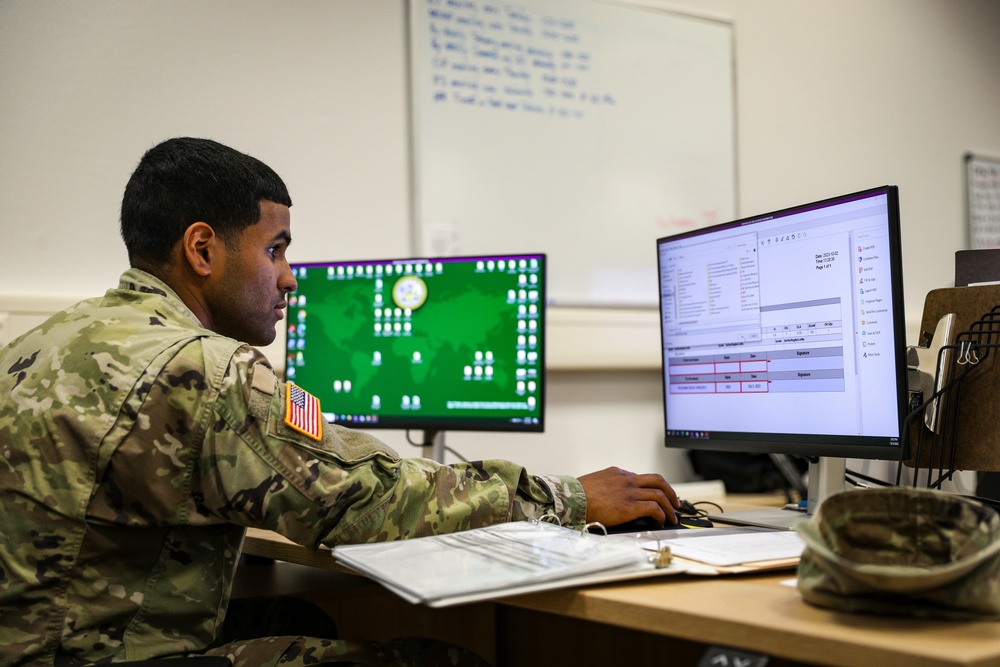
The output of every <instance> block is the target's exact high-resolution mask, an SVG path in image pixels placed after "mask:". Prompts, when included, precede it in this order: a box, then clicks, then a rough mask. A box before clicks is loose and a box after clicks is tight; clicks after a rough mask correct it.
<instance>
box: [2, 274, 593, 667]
mask: <svg viewBox="0 0 1000 667" xmlns="http://www.w3.org/2000/svg"><path fill="white" fill-rule="evenodd" d="M285 393H286V391H285V387H284V386H282V383H279V382H278V381H277V380H276V378H275V375H274V372H273V371H272V369H271V367H270V365H269V364H268V362H267V360H266V359H265V358H264V356H263V355H262V354H261V353H260V352H259V351H257V350H256V349H254V348H252V347H249V346H247V345H245V344H242V343H240V342H238V341H235V340H232V339H229V338H225V337H222V336H219V335H217V334H215V333H213V332H211V331H208V330H206V329H205V328H203V327H202V326H201V324H200V323H199V322H198V320H197V318H196V317H195V316H194V314H193V313H192V312H191V311H190V310H189V309H188V308H187V307H186V306H185V305H184V303H183V302H182V301H181V300H180V299H179V298H178V297H177V295H176V294H174V293H173V292H172V291H171V290H170V288H168V287H167V286H166V285H165V284H164V283H162V282H161V281H159V280H157V279H156V278H154V277H153V276H151V275H149V274H147V273H144V272H142V271H139V270H136V269H131V270H129V271H127V272H126V273H125V274H124V275H123V276H122V278H121V283H120V284H119V286H118V289H113V290H109V291H108V292H107V294H106V295H105V296H104V297H103V298H97V299H91V300H88V301H83V302H81V303H79V304H77V305H76V306H74V307H72V308H70V309H68V310H66V311H64V312H62V313H59V314H57V315H55V316H54V317H52V318H51V319H49V320H48V321H47V322H45V323H44V324H42V325H41V326H39V327H38V328H36V329H35V330H34V331H32V332H30V333H28V334H26V335H25V336H22V337H21V338H19V339H18V340H16V341H14V342H13V343H12V344H11V345H10V346H8V347H7V348H4V349H3V350H0V531H2V532H0V664H4V665H18V664H33V665H34V664H37V665H52V664H55V665H77V664H83V663H86V662H90V661H96V660H100V659H102V658H105V659H107V658H110V657H112V656H113V657H114V658H116V659H125V658H130V659H141V658H147V657H156V656H162V655H171V654H178V653H182V652H187V651H200V650H203V649H204V648H205V647H207V646H209V645H210V644H211V643H212V641H213V639H214V636H215V631H216V626H217V625H218V624H219V623H220V621H221V620H222V618H223V617H224V615H225V611H226V606H227V604H228V601H229V594H230V590H231V586H232V580H233V573H234V570H235V569H236V565H237V562H238V559H239V554H240V549H241V546H242V540H243V536H244V533H245V527H249V526H255V527H260V528H267V529H271V530H275V531H277V532H279V533H281V534H282V535H285V536H287V537H288V538H290V539H292V540H294V541H295V542H298V543H300V544H304V545H310V546H315V545H319V544H321V543H323V544H327V545H336V544H341V543H348V542H366V541H377V540H396V539H401V538H406V537H414V536H419V535H428V534H432V533H440V532H448V531H456V530H462V529H467V528H473V527H476V526H483V525H487V524H492V523H497V522H502V521H510V520H517V519H524V518H531V517H534V516H537V515H539V514H541V513H543V512H545V511H555V512H556V513H557V514H559V515H561V517H562V519H563V521H564V522H568V523H573V524H579V523H581V522H582V521H583V518H584V516H585V514H586V501H585V499H584V495H583V493H582V488H581V487H580V484H579V482H578V481H577V480H575V479H573V478H570V477H555V476H531V475H529V474H528V473H527V472H525V470H524V469H523V468H521V467H519V466H516V465H514V464H511V463H508V462H505V461H484V462H474V463H469V464H457V465H454V466H441V465H438V464H436V463H434V462H431V461H428V460H424V459H403V458H400V457H399V456H398V455H397V454H396V453H395V452H393V451H392V450H391V449H389V448H388V447H386V446H385V445H383V444H382V443H380V442H379V441H378V440H376V439H374V438H372V437H370V436H368V435H366V434H363V433H360V432H356V431H351V430H348V429H345V428H341V427H339V426H331V425H329V424H327V425H325V426H324V427H323V434H322V438H321V440H319V441H316V440H314V439H311V438H310V437H308V436H307V435H303V434H301V433H299V432H297V431H295V430H293V429H291V428H289V427H288V426H286V424H285V421H284V415H285V410H286V405H285Z"/></svg>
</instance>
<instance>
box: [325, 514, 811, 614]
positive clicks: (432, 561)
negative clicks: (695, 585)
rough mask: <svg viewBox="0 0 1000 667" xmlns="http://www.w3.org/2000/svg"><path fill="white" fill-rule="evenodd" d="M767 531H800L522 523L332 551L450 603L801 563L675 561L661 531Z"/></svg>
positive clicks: (396, 587)
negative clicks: (618, 531)
mask: <svg viewBox="0 0 1000 667" xmlns="http://www.w3.org/2000/svg"><path fill="white" fill-rule="evenodd" d="M764 532H770V533H773V534H774V535H775V539H778V540H782V541H785V540H787V539H788V536H789V535H791V536H793V537H794V536H795V534H794V533H790V532H789V531H764V529H759V528H758V529H753V528H746V527H740V528H727V529H713V528H704V529H694V530H682V531H656V532H653V533H643V534H636V535H633V536H629V535H613V536H606V535H600V534H591V533H588V532H587V530H586V528H584V529H583V530H579V529H573V528H565V527H562V526H559V525H556V524H552V523H547V522H544V521H519V522H512V523H502V524H497V525H494V526H486V527H483V528H476V529H473V530H467V531H463V532H459V533H450V534H446V535H433V536H429V537H418V538H414V539H409V540H400V541H397V542H380V543H373V544H352V545H344V546H338V547H335V548H334V549H333V550H332V555H333V557H334V558H335V559H336V560H337V561H338V562H340V563H342V564H343V565H346V566H348V567H350V568H351V569H353V570H355V571H357V572H359V573H361V574H364V575H367V576H368V577H369V578H371V579H373V580H375V581H377V582H378V583H380V584H382V585H383V586H385V587H386V588H388V589H390V590H391V591H393V592H395V593H396V594H397V595H399V596H400V597H402V598H403V599H405V600H408V601H410V602H413V603H421V604H425V605H428V606H431V607H444V606H450V605H455V604H460V603H465V602H476V601H479V600H489V599H495V598H499V597H506V596H509V595H518V594H522V593H533V592H537V591H543V590H549V589H555V588H566V587H569V586H582V585H588V584H599V583H610V582H616V581H626V580H630V579H639V578H645V577H655V576H662V575H668V574H680V573H689V574H703V575H705V574H707V575H714V574H723V573H728V572H733V573H737V572H749V571H759V570H761V569H769V568H771V567H794V565H795V564H796V563H797V562H798V553H796V554H795V555H794V556H790V557H788V558H784V559H779V560H771V561H768V562H760V563H750V564H740V565H735V566H732V567H717V566H713V565H710V564H706V563H697V562H694V561H689V560H687V561H686V560H682V559H676V558H675V559H671V552H670V546H669V544H670V541H671V540H670V539H667V538H662V539H661V538H660V537H659V536H660V535H661V534H667V533H677V534H685V535H686V536H693V535H695V534H697V535H705V536H706V537H707V536H709V535H719V534H731V535H739V536H741V537H748V538H754V537H755V536H758V537H759V535H760V534H762V533H764ZM779 533H780V535H779ZM675 539H676V538H675Z"/></svg>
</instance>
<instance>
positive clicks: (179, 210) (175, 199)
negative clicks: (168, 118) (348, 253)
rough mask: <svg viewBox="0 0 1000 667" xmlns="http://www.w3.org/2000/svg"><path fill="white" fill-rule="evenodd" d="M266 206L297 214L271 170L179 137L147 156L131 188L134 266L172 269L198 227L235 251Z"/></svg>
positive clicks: (124, 216)
mask: <svg viewBox="0 0 1000 667" xmlns="http://www.w3.org/2000/svg"><path fill="white" fill-rule="evenodd" d="M262 199H264V200H267V201H272V202H275V203H277V204H284V205H285V206H291V205H292V200H291V197H289V195H288V189H287V188H286V187H285V183H284V182H283V181H282V180H281V178H280V177H279V176H278V174H276V173H275V172H274V170H273V169H271V168H270V167H268V166H267V165H266V164H264V163H263V162H261V161H260V160H258V159H257V158H254V157H252V156H250V155H247V154H245V153H241V152H239V151H237V150H235V149H233V148H230V147H228V146H224V145H223V144H220V143H218V142H217V141H212V140H211V139H195V138H191V137H178V138H174V139H168V140H166V141H164V142H162V143H160V144H157V145H156V146H154V147H153V148H150V149H149V150H148V151H146V154H145V155H143V156H142V159H141V160H139V165H138V166H137V167H136V168H135V171H134V172H132V176H131V177H130V178H129V180H128V184H127V185H126V186H125V194H124V196H123V197H122V211H121V234H122V239H123V240H124V241H125V247H126V249H127V250H128V258H129V263H130V264H131V265H132V266H137V265H143V266H150V265H151V266H156V267H160V266H165V265H166V264H167V263H169V261H170V256H171V251H172V250H173V248H174V246H175V245H176V244H177V242H178V241H180V240H181V238H182V237H183V236H184V230H186V229H187V228H188V227H189V226H190V225H191V224H192V223H195V222H199V221H200V222H206V223H208V224H209V225H211V227H212V229H214V230H215V232H216V233H217V234H218V235H219V236H220V238H222V240H223V242H225V243H227V244H229V243H230V241H231V240H233V239H235V238H236V237H237V235H238V234H239V233H240V232H242V231H243V230H244V229H245V228H247V227H249V226H251V225H254V224H256V223H257V222H258V221H259V220H260V201H261V200H262Z"/></svg>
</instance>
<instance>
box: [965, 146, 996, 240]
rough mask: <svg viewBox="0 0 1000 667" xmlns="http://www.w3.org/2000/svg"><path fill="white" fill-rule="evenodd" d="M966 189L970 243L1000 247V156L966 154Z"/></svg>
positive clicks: (966, 211) (966, 210)
mask: <svg viewBox="0 0 1000 667" xmlns="http://www.w3.org/2000/svg"><path fill="white" fill-rule="evenodd" d="M965 190H966V191H965V198H966V204H965V213H966V218H967V220H966V224H967V225H968V228H969V247H970V248H972V249H973V250H978V249H983V248H1000V159H997V158H991V157H986V156H983V155H973V154H972V153H969V154H967V155H966V156H965Z"/></svg>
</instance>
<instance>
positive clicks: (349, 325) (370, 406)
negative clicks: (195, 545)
mask: <svg viewBox="0 0 1000 667" xmlns="http://www.w3.org/2000/svg"><path fill="white" fill-rule="evenodd" d="M292 271H293V272H294V274H295V278H296V280H297V281H298V288H297V289H296V291H295V292H294V293H293V294H291V295H290V296H289V300H288V322H287V338H286V343H285V352H286V358H285V375H286V378H287V379H288V380H291V381H293V382H295V384H297V385H299V386H301V387H302V388H303V389H305V390H307V391H309V392H310V393H312V394H313V395H315V396H316V397H317V398H318V399H319V401H320V410H321V411H322V413H323V415H324V416H325V417H326V419H327V420H328V421H330V422H336V423H341V424H344V425H347V426H351V427H355V428H361V429H406V430H411V429H419V430H423V431H425V432H427V433H428V436H427V438H428V441H429V440H430V438H431V437H432V436H433V435H434V434H437V433H439V432H441V431H443V430H445V429H448V430H482V431H536V432H539V431H542V430H543V428H544V415H545V352H544V351H545V256H544V255H542V254H512V255H492V256H481V257H478V256H477V257H438V258H418V259H413V258H411V259H388V260H371V261H350V262H314V263H295V264H292Z"/></svg>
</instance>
